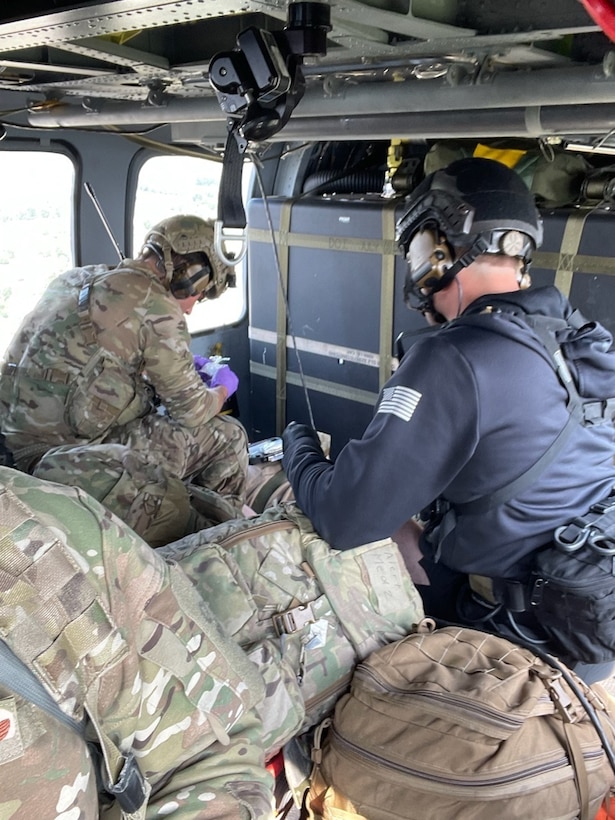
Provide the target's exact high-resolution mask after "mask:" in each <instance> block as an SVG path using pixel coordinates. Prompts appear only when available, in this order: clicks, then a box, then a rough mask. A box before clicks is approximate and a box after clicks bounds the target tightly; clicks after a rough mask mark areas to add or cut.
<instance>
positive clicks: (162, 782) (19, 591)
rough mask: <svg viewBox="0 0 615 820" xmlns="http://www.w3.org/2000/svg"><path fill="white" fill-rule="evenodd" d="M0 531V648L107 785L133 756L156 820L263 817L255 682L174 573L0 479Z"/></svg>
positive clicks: (15, 479) (135, 547) (75, 509)
mask: <svg viewBox="0 0 615 820" xmlns="http://www.w3.org/2000/svg"><path fill="white" fill-rule="evenodd" d="M0 522H1V523H0V530H1V534H2V544H3V547H2V550H1V551H0V634H1V635H2V637H3V638H4V640H5V641H6V642H7V644H9V646H10V647H11V648H12V649H13V651H14V652H15V654H17V655H18V657H20V658H21V659H22V660H23V661H24V662H25V663H26V664H27V665H28V666H30V668H31V669H32V670H33V671H35V673H36V674H37V675H38V676H39V677H40V678H41V679H42V680H43V682H44V683H45V685H46V686H47V688H48V689H49V690H50V691H51V693H52V694H53V696H54V697H55V699H56V701H57V702H58V703H59V704H60V706H61V707H62V708H64V709H65V711H67V712H68V713H69V714H70V715H71V716H72V717H74V718H75V719H77V720H80V719H81V718H82V717H83V715H84V713H86V714H87V716H88V718H89V721H90V722H91V726H92V728H93V730H95V733H96V736H97V738H98V740H99V742H100V744H101V747H102V750H103V754H104V760H105V771H106V773H107V779H108V780H110V781H111V782H112V783H115V782H116V781H117V778H118V776H119V773H120V770H121V768H122V766H123V764H124V761H125V759H126V758H127V757H128V756H129V755H133V756H134V757H135V758H136V760H137V762H138V765H139V768H140V770H141V772H142V774H143V775H144V777H145V778H146V781H147V783H148V784H149V786H150V787H151V789H152V793H153V795H154V796H153V797H152V801H153V802H152V806H157V807H158V809H159V814H158V816H160V815H161V814H164V815H165V816H166V815H170V814H172V813H173V812H174V811H176V809H177V808H178V807H179V805H178V801H179V803H180V804H182V811H181V817H182V818H192V817H194V818H196V817H197V816H199V817H209V816H211V817H218V816H219V817H225V818H228V820H231V818H239V817H241V816H242V815H241V812H243V813H244V814H245V817H246V818H258V819H259V820H260V818H262V817H266V816H267V815H266V814H263V811H266V809H265V808H264V806H265V805H266V804H267V801H268V800H269V801H270V800H271V798H270V791H269V793H268V785H270V784H268V776H267V774H266V772H265V770H264V753H263V750H262V742H261V737H260V732H261V727H260V725H259V722H258V719H257V718H256V716H255V715H254V714H253V709H254V707H255V705H256V704H258V703H259V702H260V700H261V699H262V697H263V696H264V684H263V681H262V678H261V677H260V675H259V673H258V670H257V669H256V667H255V666H254V665H253V664H251V663H250V662H249V661H248V659H247V657H246V656H245V655H244V653H243V651H242V650H241V649H240V648H239V647H238V646H237V645H236V644H235V643H234V642H231V641H230V640H229V639H228V638H226V637H225V636H224V635H223V634H222V631H221V629H220V627H219V625H218V623H217V621H216V620H215V619H214V618H213V616H212V615H211V613H210V611H209V609H208V607H207V605H206V604H205V602H204V601H203V600H202V599H201V597H200V596H199V595H198V593H197V591H196V590H195V589H194V587H193V586H192V584H191V583H190V582H189V581H188V579H187V578H186V576H185V575H184V573H183V571H182V570H181V569H180V568H179V567H178V566H176V565H174V564H169V563H166V562H165V561H164V560H163V559H162V557H160V556H159V555H157V554H156V552H155V551H153V550H151V549H150V548H149V547H148V546H147V545H146V544H145V542H143V541H142V540H141V539H139V538H138V536H136V535H135V534H134V533H133V532H132V531H131V530H130V529H128V528H127V527H126V526H125V525H124V524H123V523H122V522H121V521H120V520H119V519H117V518H115V517H114V516H113V515H112V514H111V513H109V512H108V511H106V510H105V509H104V508H103V507H102V506H101V505H100V504H98V503H97V502H96V501H94V500H93V499H92V498H90V497H89V496H87V495H86V494H85V493H83V492H81V491H79V490H74V489H72V488H67V487H61V486H60V485H56V484H51V483H48V482H43V481H40V480H38V479H35V478H33V477H31V476H27V475H25V474H23V473H19V472H17V471H15V470H11V469H10V468H6V467H0ZM237 784H240V786H238V785H237ZM234 790H235V791H237V794H235V791H234ZM240 793H241V794H240ZM238 800H239V803H238V802H237V801H238ZM251 800H254V805H252V803H251V802H250V801H251ZM208 801H209V802H208ZM233 801H234V808H233V809H229V810H228V811H226V808H224V806H225V805H226V804H229V805H230V804H231V802H233ZM163 802H164V811H162V809H161V806H162V803H163ZM204 802H205V803H207V804H208V805H209V806H210V807H211V814H203V804H204ZM183 804H185V807H186V810H185V812H184V810H183ZM269 805H270V802H269ZM218 807H219V808H218ZM239 807H241V808H239ZM248 807H249V808H248ZM218 811H219V812H221V813H219V814H216V812H218ZM147 816H152V817H153V816H155V812H154V810H153V809H152V812H151V814H150V813H149V809H148V815H147Z"/></svg>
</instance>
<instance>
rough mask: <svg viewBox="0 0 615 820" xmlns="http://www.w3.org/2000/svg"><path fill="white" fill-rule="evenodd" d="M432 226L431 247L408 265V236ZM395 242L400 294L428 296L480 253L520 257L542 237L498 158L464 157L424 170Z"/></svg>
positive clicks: (526, 258) (520, 186)
mask: <svg viewBox="0 0 615 820" xmlns="http://www.w3.org/2000/svg"><path fill="white" fill-rule="evenodd" d="M423 230H431V231H432V232H433V253H431V254H429V253H427V256H426V258H425V261H424V263H422V264H421V265H420V266H419V267H418V268H416V269H413V267H412V265H411V264H410V260H409V259H408V248H409V246H410V242H411V240H412V239H413V237H415V236H416V235H417V234H418V233H419V231H423ZM397 242H398V244H399V246H400V247H401V249H402V251H403V253H404V257H405V258H406V259H407V261H408V273H407V275H406V283H405V287H404V296H405V298H406V300H408V298H409V296H410V295H411V294H414V295H415V296H419V297H423V298H424V297H425V296H431V295H432V294H433V293H435V292H436V291H438V290H441V289H442V288H443V287H445V286H446V285H447V284H448V283H449V282H450V281H451V280H452V279H453V278H454V277H455V276H456V275H457V274H458V273H459V271H460V270H462V268H465V267H467V266H468V265H470V264H471V263H472V262H473V261H474V260H475V259H476V258H477V257H478V256H480V255H481V254H500V255H502V254H503V255H505V256H513V257H517V258H519V259H522V260H523V263H524V267H523V270H524V271H525V270H526V269H527V267H528V266H529V264H530V262H531V256H532V251H534V250H535V249H536V248H538V247H540V245H541V243H542V220H541V218H540V215H539V213H538V210H537V208H536V205H535V203H534V197H533V196H532V194H531V192H530V191H529V189H528V188H527V186H526V185H525V183H524V182H523V180H522V179H521V177H520V176H519V175H518V174H517V173H515V171H512V170H511V169H510V168H508V167H507V166H506V165H504V164H502V163H501V162H496V161H494V160H490V159H482V158H479V157H469V158H465V159H459V160H455V161H454V162H452V163H451V164H450V165H449V166H448V167H447V168H443V169H441V170H439V171H435V172H434V173H432V174H430V175H429V176H427V177H426V178H425V179H424V180H423V182H421V184H420V185H419V186H418V187H417V188H416V189H415V190H414V191H413V192H412V194H411V195H410V196H409V197H408V199H407V201H406V209H405V212H404V214H403V216H401V217H400V219H399V220H398V222H397Z"/></svg>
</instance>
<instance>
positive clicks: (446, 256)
mask: <svg viewBox="0 0 615 820" xmlns="http://www.w3.org/2000/svg"><path fill="white" fill-rule="evenodd" d="M398 241H399V244H400V247H401V249H402V252H403V253H404V255H405V258H406V260H407V263H408V273H407V278H406V287H405V296H406V300H407V301H408V302H409V303H410V304H411V306H413V307H418V308H419V309H421V310H422V311H423V313H424V314H425V315H426V316H427V317H428V318H430V319H431V323H432V324H434V325H436V324H437V325H438V326H437V327H434V328H433V333H426V334H420V335H419V336H418V339H417V340H416V341H415V342H414V344H412V345H411V346H410V348H409V349H408V350H407V352H406V353H405V355H404V356H403V359H402V361H401V364H400V366H399V368H398V369H397V371H396V372H395V373H394V375H393V376H392V377H391V379H390V380H389V381H388V382H387V384H386V385H385V387H384V389H383V391H382V394H381V395H380V398H379V402H378V405H377V407H376V410H375V414H374V417H373V419H372V421H371V422H370V424H369V425H368V427H367V429H366V431H365V433H364V435H363V437H362V438H361V439H360V440H352V441H350V442H349V443H348V444H347V445H346V446H345V447H344V448H343V449H342V450H341V452H340V453H339V455H338V456H337V458H336V459H335V461H334V462H333V463H332V462H330V461H328V460H327V459H325V457H324V456H323V454H322V452H321V450H320V447H319V446H318V439H317V437H316V436H315V434H314V433H313V431H312V430H311V429H310V428H309V427H307V426H306V425H302V424H295V423H291V424H290V425H289V426H288V427H287V429H286V431H285V433H284V461H283V466H284V468H285V470H286V473H287V475H288V478H289V480H290V483H291V485H292V488H293V490H294V493H295V496H296V498H297V502H298V504H299V506H300V507H301V508H302V510H303V511H304V512H305V513H306V514H307V515H308V516H309V517H310V518H311V520H312V522H313V523H314V526H315V528H316V529H317V530H318V531H319V533H320V534H321V535H322V537H323V538H325V539H326V540H327V541H329V542H330V543H331V545H332V546H333V547H335V548H337V549H348V548H350V547H354V546H356V545H357V544H360V543H365V542H367V541H371V540H376V539H379V538H383V537H385V536H390V535H391V534H393V533H395V532H396V531H397V530H398V529H399V528H400V527H401V526H402V525H403V524H404V522H406V521H408V519H409V518H411V517H413V516H416V515H418V514H419V513H421V511H425V510H426V509H430V511H431V512H430V514H429V515H428V516H427V515H426V514H425V512H424V513H423V519H424V520H425V517H427V519H428V523H427V525H426V527H425V531H424V533H423V536H422V538H421V549H422V551H423V554H424V558H423V560H422V565H423V567H424V569H425V570H426V572H427V575H428V577H429V581H430V584H429V585H425V586H422V587H421V590H422V592H423V593H424V599H425V604H426V607H425V608H426V611H427V612H428V613H429V614H433V615H435V616H439V617H443V618H448V619H455V620H459V619H460V618H462V617H463V613H461V614H460V607H459V600H460V599H459V594H460V593H461V592H462V591H463V590H466V591H467V589H468V579H469V578H470V579H474V578H479V577H480V578H483V579H484V578H486V579H503V580H504V581H507V582H508V581H511V582H514V581H519V582H524V581H525V580H526V579H527V577H528V574H529V572H530V567H531V565H532V561H533V559H534V557H535V555H536V553H537V551H538V550H539V549H540V548H542V547H545V545H548V544H549V543H551V542H552V538H553V533H554V530H555V529H556V528H557V527H559V526H561V525H563V524H565V523H566V522H568V521H570V520H572V519H573V518H574V517H576V516H582V515H584V514H585V513H587V511H588V510H589V508H590V507H591V506H592V505H593V504H595V503H596V502H599V501H600V500H601V499H604V498H605V497H607V496H608V495H609V493H610V492H611V490H612V488H613V485H614V484H615V466H614V454H615V448H614V443H613V429H612V424H610V423H594V424H585V423H580V422H578V421H576V420H574V422H573V423H569V420H570V418H571V407H572V406H574V401H573V398H574V395H576V406H578V405H579V399H580V402H581V403H582V404H585V403H587V400H590V399H591V400H593V405H592V406H594V407H607V406H608V407H609V408H610V406H611V405H608V404H607V400H608V399H609V398H610V397H613V396H615V353H613V352H612V350H611V345H612V337H611V335H610V334H609V333H608V331H606V330H605V328H603V327H602V326H601V325H599V324H597V323H595V322H588V321H587V320H586V319H584V318H583V317H582V316H581V315H580V314H579V313H578V311H573V308H572V307H571V306H570V304H569V303H568V301H567V299H566V298H565V297H564V296H563V295H562V294H561V293H560V292H559V291H558V290H557V289H556V288H555V287H542V288H535V289H527V285H528V284H529V276H528V274H527V269H528V266H529V264H530V261H531V255H532V251H533V250H535V249H536V248H537V247H539V246H540V244H541V241H542V223H541V219H540V216H539V214H538V212H537V210H536V207H535V204H534V200H533V198H532V196H531V194H530V193H529V191H528V189H527V188H526V186H525V184H524V183H523V181H522V180H521V178H520V177H519V176H518V175H517V174H516V173H515V172H514V171H512V170H510V169H509V168H507V167H506V166H505V165H503V164H500V163H499V162H495V161H492V160H486V159H478V158H473V159H463V160H458V161H456V162H453V163H452V164H451V165H450V166H448V168H446V169H443V170H440V171H436V172H435V173H433V174H431V175H430V176H428V177H427V178H426V179H425V180H424V181H423V182H422V183H421V184H420V185H419V186H418V188H417V189H416V190H415V191H414V192H413V193H412V194H411V195H410V197H409V198H408V201H407V204H406V207H405V210H404V214H403V216H402V217H401V218H400V220H399V222H398ZM537 316H538V317H549V318H550V319H553V320H559V325H561V327H563V328H565V332H564V331H562V332H561V333H560V336H559V337H558V338H559V339H560V341H561V345H560V348H559V351H558V352H557V353H558V355H559V359H560V360H559V361H558V359H557V356H556V357H554V356H553V355H552V353H549V351H548V349H547V347H546V346H545V342H544V338H543V337H544V333H543V334H542V335H541V333H540V332H539V327H538V326H539V325H540V321H539V320H536V317H537ZM528 322H529V323H530V324H528ZM532 322H533V324H532ZM556 324H557V323H556ZM537 327H538V329H536V328H537ZM532 328H534V329H532ZM562 354H563V356H564V357H565V362H563V363H562V362H561V356H562ZM560 365H561V367H560V372H559V375H558V372H557V367H559V366H560ZM566 374H571V375H572V382H573V386H572V387H571V386H570V378H569V376H567V375H566ZM566 385H568V386H566ZM574 385H576V390H575V388H574ZM571 391H572V392H571ZM606 415H607V414H606V413H605V418H604V419H602V420H603V421H610V419H606ZM608 415H610V413H609V414H608ZM476 499H479V500H480V499H482V500H483V502H485V500H486V502H487V503H475V504H474V505H470V504H469V503H468V502H470V501H475V500H476ZM464 505H465V506H464ZM458 593H459V594H458ZM466 597H467V596H466ZM487 597H488V596H487ZM476 598H478V599H479V600H481V601H482V600H483V599H482V598H481V596H479V595H478V594H476V595H472V598H471V601H472V607H473V608H474V607H475V606H477V605H476V604H475V603H474V599H476ZM487 603H488V601H485V604H487ZM491 603H493V602H491ZM487 612H488V610H487ZM532 617H533V616H531V615H529V614H528V613H525V615H524V616H523V617H522V618H521V621H522V622H523V621H525V624H526V626H528V627H529V628H528V630H527V632H526V631H524V632H523V634H531V635H540V627H539V625H538V624H537V623H533V622H532ZM548 648H549V649H550V650H551V651H556V650H557V647H555V648H553V647H550V646H548ZM563 654H564V653H560V656H563ZM613 657H614V658H615V651H614V652H613ZM568 660H575V658H568ZM577 660H578V659H577ZM579 668H580V667H579ZM589 674H593V673H589ZM585 677H586V679H589V675H585ZM594 679H596V678H595V677H594Z"/></svg>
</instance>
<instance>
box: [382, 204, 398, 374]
mask: <svg viewBox="0 0 615 820" xmlns="http://www.w3.org/2000/svg"><path fill="white" fill-rule="evenodd" d="M382 238H383V240H384V242H385V243H386V242H389V241H393V240H394V239H395V205H394V204H393V203H388V204H386V205H385V206H384V208H383V209H382ZM394 299H395V257H394V256H393V254H389V253H385V254H383V255H382V269H381V278H380V342H379V350H380V377H379V382H378V387H379V389H380V390H382V388H383V386H384V384H385V382H387V381H388V380H389V379H390V378H391V340H392V336H393V304H394Z"/></svg>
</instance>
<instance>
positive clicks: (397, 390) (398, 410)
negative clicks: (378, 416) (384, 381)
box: [376, 385, 423, 421]
mask: <svg viewBox="0 0 615 820" xmlns="http://www.w3.org/2000/svg"><path fill="white" fill-rule="evenodd" d="M422 396H423V394H422V393H419V391H418V390H413V389H412V388H411V387H403V386H402V385H397V386H396V387H385V388H384V390H383V392H382V401H381V402H380V404H379V405H378V410H377V411H376V412H378V413H390V414H391V415H393V416H398V417H399V418H400V419H401V420H402V421H410V419H411V418H412V416H413V415H414V411H415V410H416V408H417V406H418V403H419V401H420V400H421V398H422Z"/></svg>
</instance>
